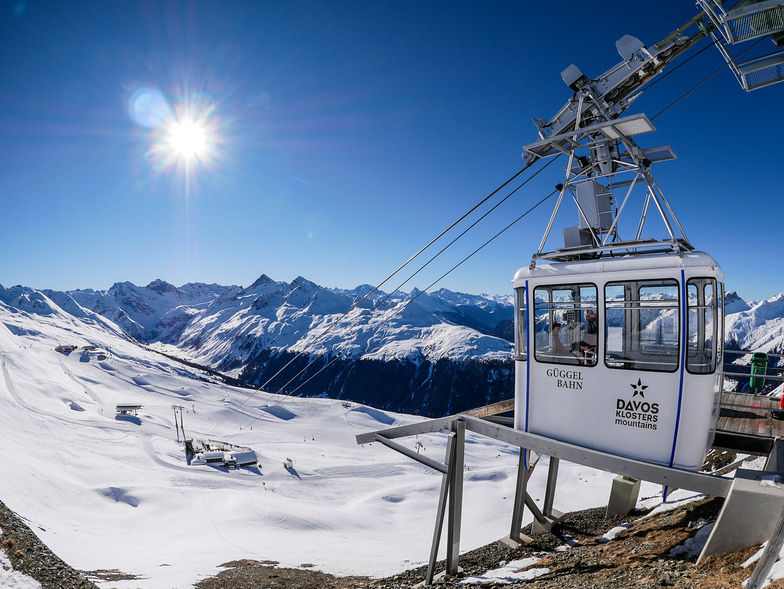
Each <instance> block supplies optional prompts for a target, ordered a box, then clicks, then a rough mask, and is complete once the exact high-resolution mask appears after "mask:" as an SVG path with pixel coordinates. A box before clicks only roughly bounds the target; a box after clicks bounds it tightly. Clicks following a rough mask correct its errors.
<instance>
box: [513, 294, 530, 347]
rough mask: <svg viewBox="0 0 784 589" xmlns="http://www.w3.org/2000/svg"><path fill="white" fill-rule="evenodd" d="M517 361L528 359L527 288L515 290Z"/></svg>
mask: <svg viewBox="0 0 784 589" xmlns="http://www.w3.org/2000/svg"><path fill="white" fill-rule="evenodd" d="M515 302H516V307H515V308H516V313H515V320H514V321H515V360H520V361H523V362H524V361H525V360H527V359H528V350H527V348H526V346H527V341H528V313H527V311H528V305H527V303H526V297H525V288H517V289H515Z"/></svg>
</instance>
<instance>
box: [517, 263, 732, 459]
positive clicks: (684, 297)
mask: <svg viewBox="0 0 784 589" xmlns="http://www.w3.org/2000/svg"><path fill="white" fill-rule="evenodd" d="M723 278H724V274H723V273H722V271H721V269H720V268H719V266H718V265H717V264H716V262H715V261H714V260H713V258H711V257H710V256H709V255H707V254H705V253H702V252H688V253H682V252H681V253H665V254H650V255H645V256H631V257H619V258H603V259H597V260H587V261H586V260H578V261H572V262H555V263H551V264H540V265H537V266H535V267H534V268H523V269H521V270H520V271H519V272H517V275H516V276H515V278H514V287H515V295H516V296H515V298H516V316H515V322H516V323H515V324H516V330H515V334H516V342H515V343H516V362H515V427H516V428H518V429H521V430H524V431H528V432H532V433H536V434H541V435H543V436H547V437H551V438H555V439H558V440H562V441H565V442H570V443H574V444H577V445H581V446H585V447H590V448H594V449H597V450H602V451H606V452H610V453H613V454H617V455H622V456H626V457H630V458H638V459H641V460H645V461H649V462H655V463H659V464H664V465H668V466H674V467H678V468H686V469H698V468H699V467H700V466H701V465H702V463H703V460H704V458H705V454H706V452H707V449H708V447H709V446H710V444H711V442H712V440H713V434H714V432H715V427H716V423H717V420H718V412H719V402H720V396H721V388H722V379H721V359H722V348H721V342H722V331H723V330H722V318H723V309H722V293H723Z"/></svg>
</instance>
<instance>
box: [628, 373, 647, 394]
mask: <svg viewBox="0 0 784 589" xmlns="http://www.w3.org/2000/svg"><path fill="white" fill-rule="evenodd" d="M630 386H631V387H632V389H633V390H634V394H633V395H632V397H636V396H637V395H640V396H641V397H642V398H643V399H644V398H645V389H647V388H648V385H645V384H642V380H640V379H639V378H638V379H637V384H632V385H630Z"/></svg>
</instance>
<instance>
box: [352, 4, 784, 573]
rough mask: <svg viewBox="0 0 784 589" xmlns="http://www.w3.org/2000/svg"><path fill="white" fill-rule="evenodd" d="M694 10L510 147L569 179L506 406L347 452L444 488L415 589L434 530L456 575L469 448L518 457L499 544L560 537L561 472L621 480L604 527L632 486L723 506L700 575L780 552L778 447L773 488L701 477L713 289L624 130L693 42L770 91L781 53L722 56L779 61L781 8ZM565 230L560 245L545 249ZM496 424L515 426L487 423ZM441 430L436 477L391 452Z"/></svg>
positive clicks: (712, 392) (650, 154) (746, 84)
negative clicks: (380, 448) (534, 491)
mask: <svg viewBox="0 0 784 589" xmlns="http://www.w3.org/2000/svg"><path fill="white" fill-rule="evenodd" d="M697 4H698V6H699V7H700V9H701V12H700V13H699V14H698V15H697V16H696V17H695V18H694V19H692V20H691V21H689V22H688V23H686V24H685V25H684V26H683V27H681V28H679V29H677V30H676V32H674V33H672V34H670V35H669V36H668V37H666V38H665V39H664V40H662V41H661V42H659V43H657V44H656V45H654V46H652V47H648V46H646V45H644V44H643V43H642V42H641V41H640V40H639V39H636V38H635V37H631V36H629V35H626V36H624V37H623V38H621V39H620V40H619V41H618V42H617V43H616V47H617V49H618V53H619V54H620V56H621V61H620V62H619V63H618V64H616V65H615V66H614V67H612V68H610V69H609V70H608V71H606V72H605V73H604V74H602V75H601V76H599V77H598V78H595V79H591V78H588V77H587V76H586V75H585V74H583V72H582V71H580V70H579V69H578V68H577V67H576V66H574V65H571V66H569V67H568V68H567V69H566V70H564V71H563V73H562V78H563V80H564V82H565V84H566V85H567V86H568V87H569V88H570V90H571V91H572V92H573V96H572V97H571V98H570V99H569V100H568V101H567V103H566V104H565V105H564V106H563V107H562V108H561V109H560V110H559V111H558V112H557V113H556V115H555V116H554V117H552V118H551V119H550V120H544V119H535V123H536V126H537V129H538V132H539V140H538V141H536V142H534V143H531V144H529V145H526V146H525V148H524V151H523V159H524V160H525V163H526V165H527V167H531V166H533V165H535V164H536V163H537V162H539V161H541V160H545V159H548V158H554V157H557V156H560V157H561V161H563V162H564V169H565V176H564V177H563V179H562V180H560V182H559V183H558V184H557V186H556V191H557V194H558V196H557V201H556V204H555V206H554V209H553V212H552V215H551V216H550V219H549V223H548V225H547V227H546V229H545V232H544V235H543V237H542V240H541V243H540V246H539V248H538V250H537V251H536V252H534V254H533V256H532V258H531V261H530V263H528V264H527V265H525V266H523V267H522V268H520V269H519V270H518V271H517V273H516V274H515V275H514V278H513V281H512V282H513V287H514V300H515V318H514V319H515V357H514V366H515V368H514V370H515V390H514V399H510V400H509V401H508V402H502V403H499V404H496V406H489V407H485V408H479V409H477V410H474V411H469V412H467V413H465V414H461V415H456V416H450V417H445V418H441V419H434V420H429V421H424V422H421V423H418V424H414V425H410V426H404V427H399V428H392V429H387V430H381V431H376V432H369V433H366V434H361V435H359V436H357V443H359V444H364V443H370V442H374V441H378V442H380V443H382V444H384V445H386V446H389V447H391V448H393V449H395V450H397V451H399V452H401V453H403V454H405V455H407V456H409V457H411V458H412V459H414V460H418V461H419V462H422V463H424V464H426V465H428V466H430V467H432V468H434V469H436V470H438V471H439V472H441V473H442V474H443V481H442V486H441V494H440V497H439V505H438V512H437V517H436V526H435V531H434V536H433V546H432V550H431V555H430V566H429V568H428V573H427V579H426V581H427V583H428V584H430V583H432V581H433V577H434V570H435V563H436V558H437V554H438V548H439V545H440V538H441V531H442V528H443V523H444V521H445V520H446V522H447V534H446V535H447V541H446V573H447V574H456V573H457V572H458V564H457V563H458V554H459V544H460V518H461V509H462V507H461V502H462V488H463V482H462V472H463V466H464V465H463V460H464V458H463V446H464V444H465V435H466V431H470V432H474V433H475V434H480V435H485V436H490V437H493V438H495V439H498V440H502V441H505V442H507V443H509V444H511V445H514V446H517V447H519V448H520V460H519V466H518V476H517V488H516V496H515V502H514V507H513V513H512V514H511V519H512V522H511V528H510V534H509V536H507V537H506V539H505V542H506V543H508V544H515V543H519V542H525V541H526V540H527V538H526V537H525V536H523V535H522V533H521V527H522V518H523V510H524V509H525V508H528V509H529V510H530V511H531V512H532V514H533V516H534V519H535V524H536V525H538V526H541V527H544V528H547V529H549V528H550V527H551V526H552V525H553V524H554V523H555V522H556V521H557V520H558V518H559V516H560V514H559V513H558V512H557V511H556V510H555V509H554V508H553V501H554V496H555V488H556V481H557V472H558V464H559V461H560V460H567V461H570V462H576V463H579V464H584V465H586V466H591V467H593V468H597V469H600V470H605V471H610V472H613V473H617V474H618V475H619V476H618V477H616V481H615V483H614V485H613V489H612V490H611V499H610V509H611V511H613V510H614V511H616V512H617V511H618V509H619V508H618V506H619V505H622V506H625V510H626V511H628V510H629V509H631V508H633V507H634V504H635V502H636V494H635V492H636V491H635V485H636V488H637V489H638V488H639V484H638V483H637V481H638V480H646V481H650V482H654V483H660V484H662V485H663V486H664V487H665V489H664V491H663V493H664V495H665V497H666V493H667V489H668V488H684V489H689V490H693V491H697V492H701V493H705V494H709V495H715V496H721V497H726V498H727V500H726V501H725V505H724V509H723V510H722V513H721V515H720V517H719V521H718V522H717V525H716V526H715V527H714V530H713V534H712V536H711V538H710V539H709V541H708V543H707V544H706V546H705V548H704V550H703V553H702V555H701V557H700V558H701V559H702V558H705V557H706V556H708V555H710V554H717V553H722V552H729V551H733V550H737V549H739V548H745V547H748V546H752V545H755V544H760V543H762V542H764V541H765V540H768V539H769V538H771V537H773V541H771V542H770V543H769V547H770V550H771V551H774V550H775V548H776V542H778V547H779V548H780V547H781V544H782V543H784V519H782V520H781V521H780V522H779V523H780V524H781V525H780V528H781V529H780V530H779V528H775V529H774V526H776V525H777V524H776V522H777V521H778V520H780V516H781V515H782V513H784V484H780V483H784V478H780V477H779V475H784V468H781V467H780V466H779V461H780V459H781V461H782V463H783V464H784V453H783V452H782V448H780V447H779V446H780V444H778V443H774V440H773V439H772V438H771V439H770V440H769V443H768V444H767V445H766V446H765V450H764V451H759V453H766V454H767V453H770V456H769V460H768V467H767V468H768V470H770V471H773V473H774V474H772V475H771V474H770V473H760V472H757V473H753V472H749V471H738V473H737V474H736V476H735V478H734V479H730V478H725V477H721V476H717V475H710V474H705V473H701V472H699V469H700V467H701V466H702V465H703V463H704V460H705V457H706V454H707V453H708V451H709V449H710V448H711V447H712V446H713V445H714V444H715V442H716V440H717V439H718V436H717V425H718V423H719V417H720V413H721V403H722V388H723V376H722V361H723V340H724V329H723V319H724V308H723V298H724V273H723V272H722V270H721V268H720V266H719V264H718V263H717V262H716V261H715V260H714V259H713V258H712V257H711V256H710V255H709V254H708V253H705V252H701V251H698V250H696V249H695V247H694V246H693V245H692V244H691V242H690V241H689V239H688V237H687V235H686V233H685V231H684V229H683V227H682V226H681V224H680V222H679V221H678V218H677V217H676V215H675V212H674V209H673V208H672V206H671V205H670V202H669V201H668V199H667V197H666V196H665V194H664V191H663V190H662V189H661V187H660V186H659V185H658V184H657V183H656V181H655V180H654V177H653V168H654V167H657V166H658V165H659V164H660V163H662V162H666V161H670V160H674V159H675V155H674V152H673V150H672V149H671V148H670V147H669V146H666V145H665V146H654V147H643V146H641V145H638V143H637V141H639V140H640V137H641V136H645V137H648V136H649V134H650V133H652V132H653V131H655V127H654V125H653V123H652V122H651V120H650V119H649V118H648V117H647V116H645V115H644V114H633V115H629V116H621V115H622V114H623V113H624V112H625V111H626V109H627V108H628V107H629V106H630V104H631V103H632V102H633V100H634V99H635V98H636V97H637V96H638V95H639V94H640V93H641V92H643V91H644V89H645V88H646V87H647V85H648V84H649V83H650V81H651V80H652V79H653V78H654V77H655V76H656V75H657V74H659V73H660V72H661V71H662V70H663V68H664V67H665V66H666V65H668V64H669V63H671V62H672V61H673V60H674V59H675V58H677V57H678V56H680V55H681V54H683V53H685V52H687V51H688V50H689V49H690V48H692V47H693V46H694V45H695V44H696V43H697V42H698V41H700V40H701V39H703V38H704V37H709V38H710V39H712V40H713V42H714V43H715V45H716V46H717V47H718V49H719V51H720V52H721V54H722V55H723V56H724V57H725V59H726V60H727V63H728V66H729V69H730V70H731V71H732V72H733V73H734V74H735V76H736V77H737V79H738V81H739V82H740V84H741V86H742V87H743V88H744V89H745V90H747V91H750V90H755V89H757V88H762V87H764V86H767V85H770V84H774V83H777V82H780V81H782V80H784V51H781V50H777V52H774V53H773V54H770V55H763V56H758V57H756V58H754V59H752V60H750V61H747V62H745V63H738V62H737V61H736V59H734V58H733V57H732V55H731V54H732V52H733V49H734V46H735V45H736V44H737V43H740V42H744V41H748V40H750V39H757V38H761V37H770V38H771V39H772V40H773V41H774V43H776V44H778V45H781V44H782V41H783V40H784V1H780V0H776V1H770V0H769V1H765V2H751V3H749V2H742V3H740V4H738V5H737V6H735V7H732V8H729V9H725V8H724V7H723V5H722V3H721V2H719V1H711V0H699V1H698V3H697ZM689 30H693V31H694V32H693V33H692V34H690V35H689V34H686V31H689ZM567 203H571V204H572V205H574V206H573V207H567V206H566V204H567ZM566 209H569V212H567V213H564V211H565V210H566ZM567 214H568V215H571V216H570V217H568V219H569V221H568V222H569V225H568V226H566V227H564V228H562V230H561V234H562V237H563V242H562V243H561V242H560V240H558V241H559V244H558V245H557V246H556V247H555V248H554V249H548V245H550V244H551V243H552V242H554V241H556V237H555V233H556V232H555V231H554V227H555V226H556V224H557V222H558V221H559V220H561V221H562V220H563V218H564V217H565V215H567ZM550 248H552V246H551V245H550ZM510 410H513V411H514V417H512V418H509V417H499V416H498V415H499V414H501V413H502V412H504V411H510ZM438 431H448V432H449V434H448V442H447V451H446V460H445V462H444V463H440V462H438V461H435V460H432V459H430V458H427V457H425V456H423V455H421V454H418V453H416V452H415V451H414V450H412V449H410V448H408V447H406V446H403V445H401V444H400V443H398V442H395V441H394V440H395V439H397V438H404V437H408V436H414V435H418V434H425V433H430V432H438ZM724 434H725V435H723V437H722V447H723V448H725V449H727V448H729V449H733V448H735V449H738V448H740V447H741V446H740V445H737V446H733V444H740V443H741V442H740V441H739V437H738V436H735V437H733V436H731V435H729V436H728V435H726V434H727V432H724ZM744 448H745V447H744ZM542 455H547V456H549V457H550V460H549V473H548V483H547V487H546V496H545V498H544V501H543V503H542V504H541V507H539V506H537V504H536V502H535V501H534V500H533V499H532V498H531V497H530V496H529V494H528V492H527V483H528V479H529V477H530V476H531V472H532V471H533V469H534V467H535V465H536V464H537V461H538V459H539V457H540V456H542ZM771 476H772V477H773V478H770V477H771ZM765 477H768V478H767V479H766V478H765ZM762 479H765V484H762V483H761V482H760V481H762ZM771 481H774V482H773V483H772V484H771ZM727 530H732V533H731V534H729V533H727ZM771 558H772V559H773V560H775V554H773V556H771V557H767V556H766V557H763V560H762V561H761V562H760V564H759V566H758V570H757V571H755V577H753V578H752V580H751V581H750V585H749V586H750V587H754V586H758V585H754V584H753V583H757V582H761V581H758V578H760V577H761V578H763V580H764V573H766V571H765V570H764V568H765V567H769V566H770V565H772V562H771Z"/></svg>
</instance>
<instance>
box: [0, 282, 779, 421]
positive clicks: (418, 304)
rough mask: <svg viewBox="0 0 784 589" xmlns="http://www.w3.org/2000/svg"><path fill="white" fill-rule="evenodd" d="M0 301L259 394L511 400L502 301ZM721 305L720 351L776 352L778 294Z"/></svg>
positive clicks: (101, 295)
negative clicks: (102, 333) (59, 314)
mask: <svg viewBox="0 0 784 589" xmlns="http://www.w3.org/2000/svg"><path fill="white" fill-rule="evenodd" d="M0 300H2V301H4V302H5V303H6V304H8V305H9V306H10V307H12V308H17V309H19V310H23V311H30V312H33V313H35V314H37V315H39V316H41V317H43V316H45V315H46V314H47V313H50V312H51V310H50V307H51V306H52V305H54V306H56V307H57V308H58V309H60V310H62V311H63V312H64V313H67V314H68V315H69V316H70V317H71V318H72V320H73V321H87V322H95V321H103V322H106V323H107V324H110V325H113V326H115V327H114V329H116V330H117V331H118V332H120V331H121V332H124V333H125V334H127V335H128V336H130V337H131V338H133V339H135V340H137V341H138V342H140V343H143V344H145V345H147V346H149V347H151V348H153V349H156V350H158V351H162V352H164V353H167V354H170V355H173V356H176V357H179V358H184V359H187V360H189V361H191V362H194V363H196V364H199V365H202V366H207V367H210V368H212V369H214V370H218V371H221V372H223V373H225V374H228V375H229V376H232V377H234V378H237V379H238V380H239V381H240V382H244V383H246V384H249V385H252V386H262V387H263V388H264V389H265V390H270V391H276V392H277V391H280V392H288V393H292V392H293V393H294V394H296V395H298V396H319V395H320V396H328V397H332V398H337V399H346V400H353V401H358V402H362V403H367V404H369V405H373V406H375V407H379V408H383V409H390V410H395V411H403V412H409V413H420V414H423V415H431V416H434V415H444V414H448V413H454V412H456V411H460V410H463V409H467V408H470V407H475V406H479V405H483V404H487V403H492V402H495V401H498V400H501V399H504V398H509V397H510V396H511V395H512V381H513V366H512V364H513V363H512V360H511V354H512V343H511V341H510V339H511V336H512V323H513V321H512V316H513V312H512V300H511V296H505V297H499V296H488V295H468V294H463V293H455V292H451V291H449V290H446V289H442V290H439V291H436V292H433V293H423V292H421V291H419V290H417V289H414V290H413V291H411V292H410V293H404V292H400V291H398V292H394V293H384V292H381V291H374V290H373V287H371V286H370V285H361V286H358V287H357V288H355V289H352V290H341V289H330V288H326V287H323V286H319V285H317V284H314V283H313V282H311V281H309V280H307V279H305V278H302V277H298V278H296V279H295V280H293V281H292V282H291V283H286V282H278V281H275V280H273V279H272V278H270V277H269V276H266V275H264V274H262V275H261V276H260V277H259V279H258V280H256V281H255V282H254V283H253V284H251V285H250V286H248V287H246V288H243V287H241V286H221V285H217V284H203V283H191V284H186V285H183V286H181V287H175V286H173V285H171V284H168V283H166V282H164V281H161V280H156V281H153V282H151V283H150V284H148V285H147V286H141V287H140V286H136V285H134V284H132V283H130V282H121V283H117V284H115V285H113V286H112V287H111V288H110V289H109V290H107V291H93V290H75V291H69V292H56V291H49V290H46V291H35V290H33V289H29V288H25V287H21V286H15V287H12V288H9V289H6V288H3V287H2V286H0ZM725 303H726V307H725V309H726V321H725V324H726V340H727V348H728V349H738V348H739V349H745V350H752V351H765V352H768V353H782V351H784V294H781V295H778V296H776V297H773V298H771V299H770V300H767V301H745V300H743V299H742V298H741V297H740V296H738V295H737V294H736V293H734V292H729V293H727V295H726V301H725ZM107 320H108V321H107ZM728 356H729V355H728ZM728 361H730V362H732V361H736V362H738V361H739V362H740V363H743V362H744V360H742V359H741V360H737V357H728ZM746 363H747V362H746ZM771 365H773V362H772V363H771ZM738 386H743V383H742V382H740V383H739V385H738Z"/></svg>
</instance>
